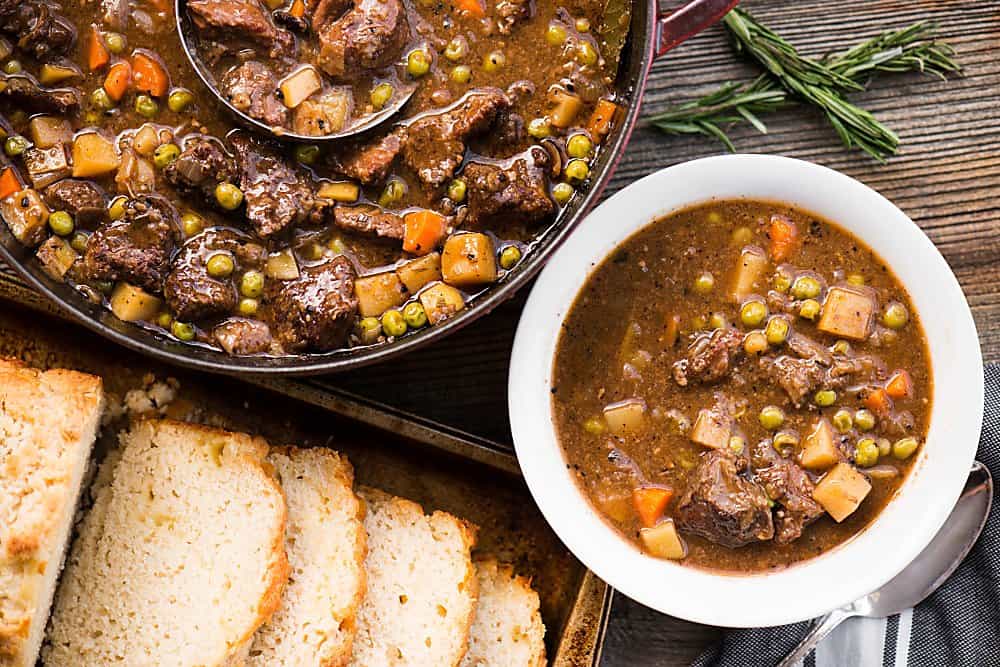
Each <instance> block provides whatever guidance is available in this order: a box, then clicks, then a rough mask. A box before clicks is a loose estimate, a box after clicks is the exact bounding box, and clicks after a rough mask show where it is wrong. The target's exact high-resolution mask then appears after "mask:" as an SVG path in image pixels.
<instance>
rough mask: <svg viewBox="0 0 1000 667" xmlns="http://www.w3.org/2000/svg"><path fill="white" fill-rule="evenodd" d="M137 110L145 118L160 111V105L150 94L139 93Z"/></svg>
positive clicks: (136, 103)
mask: <svg viewBox="0 0 1000 667" xmlns="http://www.w3.org/2000/svg"><path fill="white" fill-rule="evenodd" d="M135 112H136V113H137V114H139V115H140V116H143V117H145V118H152V117H153V116H155V115H156V114H158V113H160V105H159V104H157V103H156V100H154V99H153V98H152V97H150V96H149V95H139V96H137V97H136V98H135Z"/></svg>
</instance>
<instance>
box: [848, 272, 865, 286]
mask: <svg viewBox="0 0 1000 667" xmlns="http://www.w3.org/2000/svg"><path fill="white" fill-rule="evenodd" d="M847 284H848V285H854V286H855V287H861V286H862V285H864V284H865V277H864V276H863V275H861V274H860V273H849V274H847Z"/></svg>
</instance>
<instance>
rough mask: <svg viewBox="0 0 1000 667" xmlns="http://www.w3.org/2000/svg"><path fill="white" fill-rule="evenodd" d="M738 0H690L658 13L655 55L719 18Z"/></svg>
mask: <svg viewBox="0 0 1000 667" xmlns="http://www.w3.org/2000/svg"><path fill="white" fill-rule="evenodd" d="M738 1H739V0H691V2H689V3H687V4H686V5H684V6H683V7H681V8H680V9H677V10H674V11H671V12H665V13H663V14H660V17H659V18H658V19H657V21H656V56H655V57H657V58H659V57H660V56H662V55H663V54H664V53H666V52H667V51H669V50H670V49H672V48H674V47H675V46H678V45H679V44H681V43H682V42H685V41H687V40H688V39H689V38H691V37H694V36H695V35H697V34H698V33H699V32H701V31H702V30H704V29H705V28H707V27H708V26H710V25H712V24H713V23H715V22H716V21H718V20H720V19H721V18H722V17H723V16H725V15H726V14H728V13H729V10H730V9H732V8H733V7H735V6H736V3H737V2H738Z"/></svg>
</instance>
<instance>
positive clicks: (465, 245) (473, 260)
mask: <svg viewBox="0 0 1000 667" xmlns="http://www.w3.org/2000/svg"><path fill="white" fill-rule="evenodd" d="M441 275H442V276H443V278H444V281H445V282H446V283H448V284H449V285H457V286H458V287H476V286H479V285H484V284H487V283H492V282H496V279H497V258H496V251H495V250H494V249H493V240H492V239H490V237H489V236H487V235H486V234H480V233H479V232H472V233H464V234H452V235H451V236H449V237H448V240H447V241H445V242H444V252H442V253H441Z"/></svg>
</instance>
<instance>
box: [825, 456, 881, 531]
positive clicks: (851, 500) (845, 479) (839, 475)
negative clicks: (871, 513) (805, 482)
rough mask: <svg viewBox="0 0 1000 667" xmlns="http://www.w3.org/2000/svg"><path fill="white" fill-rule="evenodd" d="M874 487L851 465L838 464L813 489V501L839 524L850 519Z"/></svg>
mask: <svg viewBox="0 0 1000 667" xmlns="http://www.w3.org/2000/svg"><path fill="white" fill-rule="evenodd" d="M871 490H872V485H871V483H870V482H869V481H868V479H867V478H866V477H865V476H864V475H862V474H861V473H860V472H858V471H857V469H856V468H855V467H854V466H852V465H851V464H850V463H844V462H841V463H838V464H837V465H836V466H834V468H833V469H832V470H830V472H828V473H826V475H824V476H823V479H821V480H820V481H819V484H817V485H816V488H815V489H813V499H814V500H815V501H816V502H818V503H819V504H820V505H822V506H823V509H825V510H826V511H827V512H828V513H829V514H830V516H832V517H833V518H834V520H835V521H837V523H840V522H841V521H843V520H844V519H846V518H847V517H849V516H850V515H851V514H852V513H853V512H854V510H856V509H858V506H859V505H860V504H861V501H863V500H864V499H865V497H867V496H868V492H869V491H871Z"/></svg>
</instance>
